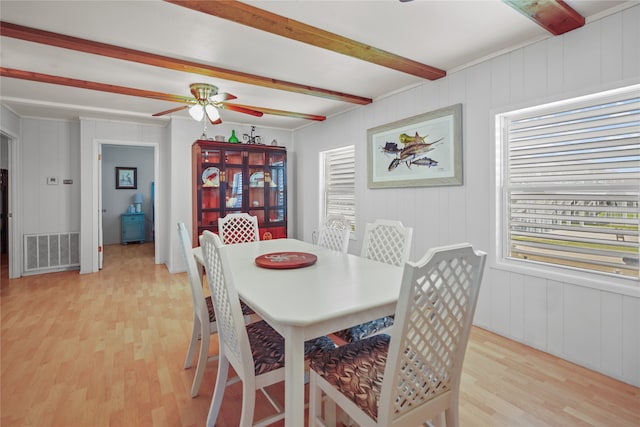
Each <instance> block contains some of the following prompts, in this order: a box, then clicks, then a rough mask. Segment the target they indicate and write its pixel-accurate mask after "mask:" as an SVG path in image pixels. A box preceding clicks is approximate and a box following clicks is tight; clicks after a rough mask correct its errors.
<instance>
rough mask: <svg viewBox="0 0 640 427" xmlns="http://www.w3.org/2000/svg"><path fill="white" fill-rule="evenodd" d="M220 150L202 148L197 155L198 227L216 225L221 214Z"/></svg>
mask: <svg viewBox="0 0 640 427" xmlns="http://www.w3.org/2000/svg"><path fill="white" fill-rule="evenodd" d="M221 159H222V151H221V150H217V149H210V148H203V149H202V150H201V151H200V156H199V159H198V161H199V163H198V164H199V168H198V182H197V187H198V192H197V197H198V200H197V202H196V203H197V205H198V206H199V207H200V210H199V212H200V214H199V215H198V218H197V219H198V228H199V229H204V228H208V227H211V226H216V225H217V223H218V218H219V217H220V215H221V206H220V185H221V172H222V167H223V165H222V162H221Z"/></svg>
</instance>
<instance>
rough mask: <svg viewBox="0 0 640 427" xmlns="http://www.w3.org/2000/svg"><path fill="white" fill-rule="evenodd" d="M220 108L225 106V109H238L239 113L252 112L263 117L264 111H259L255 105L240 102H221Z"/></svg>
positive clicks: (253, 114)
mask: <svg viewBox="0 0 640 427" xmlns="http://www.w3.org/2000/svg"><path fill="white" fill-rule="evenodd" d="M220 108H224V109H225V110H231V111H237V112H238V113H245V114H251V115H252V116H256V117H262V114H263V113H262V111H258V110H257V109H254V108H253V107H249V106H247V105H238V104H227V103H221V104H220Z"/></svg>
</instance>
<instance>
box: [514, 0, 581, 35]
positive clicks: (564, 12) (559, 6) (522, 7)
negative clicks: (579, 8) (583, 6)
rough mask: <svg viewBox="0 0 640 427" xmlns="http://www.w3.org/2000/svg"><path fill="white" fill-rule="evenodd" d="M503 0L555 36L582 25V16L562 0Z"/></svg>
mask: <svg viewBox="0 0 640 427" xmlns="http://www.w3.org/2000/svg"><path fill="white" fill-rule="evenodd" d="M503 1H504V2H505V3H506V4H508V5H509V6H511V7H512V8H514V9H515V10H517V11H518V12H520V13H522V14H523V15H524V16H526V17H527V18H529V19H531V20H532V21H534V22H535V23H536V24H538V25H540V26H541V27H542V28H544V29H545V30H547V31H549V32H550V33H551V34H553V35H556V36H559V35H560V34H564V33H566V32H569V31H571V30H575V29H576V28H580V27H582V26H583V25H584V21H585V20H584V17H583V16H582V15H580V14H579V13H578V12H576V11H575V9H573V8H572V7H571V6H569V5H568V4H567V3H565V2H564V1H563V0H503Z"/></svg>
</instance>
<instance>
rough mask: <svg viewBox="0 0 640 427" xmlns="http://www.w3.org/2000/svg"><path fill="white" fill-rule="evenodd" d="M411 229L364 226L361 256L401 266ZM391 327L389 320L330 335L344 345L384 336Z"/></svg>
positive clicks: (380, 223)
mask: <svg viewBox="0 0 640 427" xmlns="http://www.w3.org/2000/svg"><path fill="white" fill-rule="evenodd" d="M412 236H413V228H411V227H405V226H404V225H403V224H402V222H400V221H392V220H388V219H378V220H376V221H375V222H374V223H369V224H367V225H366V227H365V230H364V241H363V242H362V251H361V254H360V255H361V256H363V257H365V258H369V259H372V260H374V261H379V262H384V263H387V264H391V265H396V266H401V265H404V263H405V262H407V260H408V259H409V252H410V250H411V239H412ZM392 325H393V316H386V317H383V318H380V319H376V320H373V321H371V322H367V323H363V324H360V325H357V326H353V327H351V328H348V329H344V330H341V331H337V332H335V333H334V335H335V336H336V337H338V338H339V339H340V340H342V341H344V342H354V341H357V340H360V339H363V338H366V337H369V336H371V335H375V334H379V333H384V332H387V331H388V330H389V329H390V328H391V326H392Z"/></svg>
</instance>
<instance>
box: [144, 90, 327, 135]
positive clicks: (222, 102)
mask: <svg viewBox="0 0 640 427" xmlns="http://www.w3.org/2000/svg"><path fill="white" fill-rule="evenodd" d="M189 89H190V91H191V94H192V95H193V98H189V97H182V96H180V97H177V96H175V95H174V96H170V100H172V101H173V100H176V98H177V99H180V101H179V102H184V103H186V105H182V106H180V107H176V108H171V109H169V110H166V111H161V112H159V113H155V114H153V116H154V117H158V116H164V115H165V114H171V113H175V112H176V111H181V110H185V109H187V108H188V109H189V115H190V116H191V117H193V119H195V120H197V121H200V120H203V119H205V118H206V119H207V120H203V123H204V130H203V132H202V137H201V138H202V139H206V131H207V121H209V123H211V124H212V125H217V124H220V123H222V120H221V119H220V113H219V112H218V109H225V110H230V111H237V112H239V113H244V114H250V115H252V116H256V117H262V116H263V115H264V114H273V115H277V116H285V117H297V118H302V119H307V120H316V121H323V120H325V119H326V117H325V116H319V115H314V114H306V113H296V112H293V111H284V110H276V109H273V108H263V107H252V106H249V105H240V104H230V103H228V102H227V101H230V100H232V99H236V96H234V95H231V94H230V93H218V87H217V86H214V85H212V84H209V83H192V84H190V85H189Z"/></svg>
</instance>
